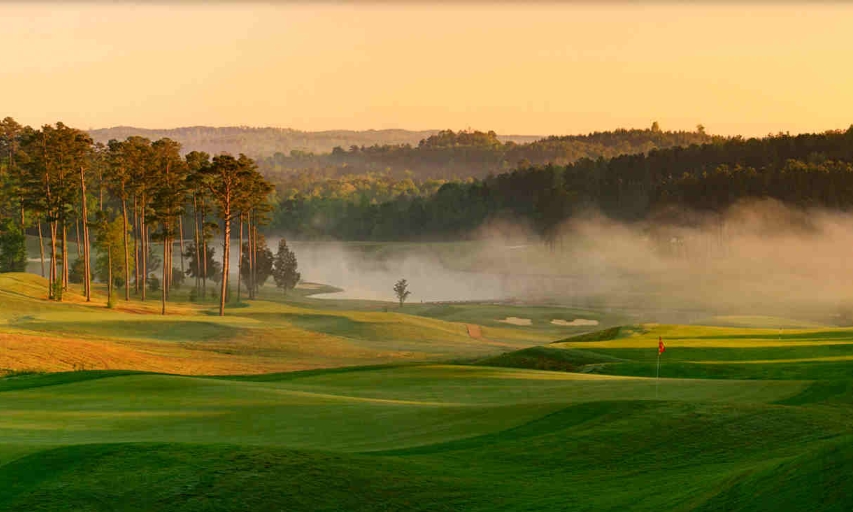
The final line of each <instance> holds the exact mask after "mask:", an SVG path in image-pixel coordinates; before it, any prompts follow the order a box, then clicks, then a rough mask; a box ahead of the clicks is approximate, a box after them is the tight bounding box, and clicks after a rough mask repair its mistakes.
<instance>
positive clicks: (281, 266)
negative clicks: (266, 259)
mask: <svg viewBox="0 0 853 512" xmlns="http://www.w3.org/2000/svg"><path fill="white" fill-rule="evenodd" d="M296 266H297V264H296V254H294V253H293V251H291V250H290V249H289V248H288V247H287V241H286V240H285V239H284V238H282V239H281V240H279V241H278V252H277V253H276V255H275V261H274V262H273V269H272V277H273V279H275V285H276V286H278V287H279V288H281V289H282V290H284V291H285V293H287V290H292V289H293V288H294V287H296V285H297V284H299V279H300V278H301V277H302V276H301V275H300V274H299V272H297V271H296Z"/></svg>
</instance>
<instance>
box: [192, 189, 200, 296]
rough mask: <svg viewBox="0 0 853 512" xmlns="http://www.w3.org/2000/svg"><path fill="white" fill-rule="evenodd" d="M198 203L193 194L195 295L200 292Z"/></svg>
mask: <svg viewBox="0 0 853 512" xmlns="http://www.w3.org/2000/svg"><path fill="white" fill-rule="evenodd" d="M197 205H198V203H197V201H196V197H195V195H193V236H194V237H195V238H194V240H195V293H196V296H199V295H200V294H201V258H200V257H199V256H200V254H201V246H200V245H199V244H200V242H199V237H198V206H197Z"/></svg>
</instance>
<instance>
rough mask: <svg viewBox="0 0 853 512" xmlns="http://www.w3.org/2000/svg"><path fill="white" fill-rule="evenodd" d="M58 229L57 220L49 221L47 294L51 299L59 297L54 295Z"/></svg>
mask: <svg viewBox="0 0 853 512" xmlns="http://www.w3.org/2000/svg"><path fill="white" fill-rule="evenodd" d="M57 231H58V226H57V221H55V220H54V221H51V222H50V278H49V279H48V285H49V286H50V293H49V296H50V298H51V299H54V300H56V299H57V298H59V297H56V294H55V293H54V291H55V288H56V286H55V283H56V235H57Z"/></svg>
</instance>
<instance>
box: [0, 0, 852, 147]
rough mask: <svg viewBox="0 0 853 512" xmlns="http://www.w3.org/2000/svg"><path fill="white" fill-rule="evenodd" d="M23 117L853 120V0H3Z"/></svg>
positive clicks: (575, 129) (223, 121) (513, 130)
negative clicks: (744, 1) (698, 0)
mask: <svg viewBox="0 0 853 512" xmlns="http://www.w3.org/2000/svg"><path fill="white" fill-rule="evenodd" d="M0 20H2V29H1V30H0V48H2V49H3V57H2V60H0V117H5V116H7V115H9V116H12V117H14V118H15V119H16V120H18V121H19V122H21V123H23V124H30V125H34V126H35V125H42V124H44V123H53V122H56V121H63V122H65V123H66V124H68V125H71V126H74V127H78V128H83V129H90V128H103V127H110V126H118V125H129V126H137V127H144V128H173V127H179V126H193V125H210V126H233V125H246V126H276V127H286V128H295V129H300V130H311V131H314V130H329V129H356V130H363V129H385V128H405V129H444V128H450V129H454V130H458V129H464V128H473V129H478V130H495V131H497V132H498V133H502V134H529V135H549V134H576V133H588V132H591V131H596V130H610V129H614V128H619V127H622V128H635V127H636V128H643V127H648V126H650V125H651V123H652V122H653V121H657V122H658V123H659V124H660V126H661V128H663V129H671V130H691V129H694V128H695V126H696V125H697V124H700V123H701V124H702V125H704V126H705V127H706V129H707V131H709V132H711V133H716V134H724V135H735V134H741V135H746V136H760V135H766V134H768V133H777V132H791V133H800V132H813V131H824V130H829V129H846V128H847V127H848V126H850V125H851V124H853V66H852V65H851V64H850V58H851V55H853V36H851V35H850V30H851V29H850V27H851V26H853V4H850V5H847V4H845V3H840V2H839V3H824V4H818V5H809V4H805V3H796V2H785V3H780V4H772V3H766V2H764V3H753V4H748V5H741V4H737V3H734V2H733V3H728V2H724V3H707V4H699V5H684V4H681V3H677V2H669V3H659V4H654V3H643V2H605V3H599V4H587V3H582V2H568V3H559V2H547V3H539V4H534V5H531V4H529V3H522V2H502V3H498V4H491V3H488V2H472V3H466V4H462V5H451V4H449V3H447V2H440V3H430V2H427V1H421V2H414V3H412V2H401V3H395V2H393V1H390V0H388V1H384V2H375V3H371V2H355V1H352V2H337V3H336V2H324V3H319V4H308V3H302V2H267V3H257V4H253V3H245V2H244V3H229V2H217V3H214V4H212V5H209V4H203V3H200V2H183V3H172V4H169V3H155V4H140V3H125V2H103V3H71V4H54V3H42V2H37V3H28V4H16V3H9V2H2V1H0Z"/></svg>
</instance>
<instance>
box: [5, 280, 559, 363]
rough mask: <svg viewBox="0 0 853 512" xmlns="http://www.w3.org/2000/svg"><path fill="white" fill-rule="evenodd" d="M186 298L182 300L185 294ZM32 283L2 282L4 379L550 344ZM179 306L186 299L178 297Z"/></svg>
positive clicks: (337, 315) (299, 305)
mask: <svg viewBox="0 0 853 512" xmlns="http://www.w3.org/2000/svg"><path fill="white" fill-rule="evenodd" d="M184 292H185V290H184ZM45 294H46V285H45V282H44V280H43V279H42V278H40V277H37V276H35V275H32V274H3V275H0V306H2V307H0V371H3V370H6V371H9V370H13V371H21V370H29V371H63V370H72V369H81V368H85V369H135V370H143V371H163V372H169V373H182V374H228V373H231V374H234V373H238V374H245V373H263V372H281V371H289V370H302V369H310V368H323V367H333V366H350V365H366V364H380V363H389V362H397V361H415V360H424V359H433V360H436V359H439V360H446V359H454V358H468V357H482V356H484V355H486V354H494V353H499V352H502V351H506V350H507V349H512V348H519V347H524V346H531V345H536V344H539V343H543V342H546V341H549V340H552V339H554V338H555V337H556V336H554V335H551V334H549V333H548V332H547V331H537V330H535V329H533V330H530V329H528V330H524V331H521V330H516V329H509V328H494V329H490V330H489V331H488V334H489V337H488V338H484V339H476V340H475V339H472V338H471V337H470V336H469V335H468V333H467V330H466V325H465V324H464V323H457V322H450V321H446V320H441V319H432V318H425V317H422V316H415V315H409V314H401V313H398V312H396V311H392V312H383V311H379V310H375V309H373V310H369V309H368V310H358V309H341V308H337V307H331V308H328V309H323V310H318V309H317V308H316V306H317V305H322V304H323V301H318V300H314V301H310V303H311V304H313V305H314V307H308V303H306V301H305V299H304V297H302V298H300V296H299V294H296V295H291V296H290V297H286V299H287V300H288V302H283V301H282V298H283V297H282V296H281V295H277V296H276V298H277V299H279V302H272V301H255V302H244V303H243V304H242V305H241V307H233V308H229V310H228V315H227V316H226V317H224V318H220V317H218V316H216V315H215V314H214V309H215V306H214V305H212V304H191V303H187V302H173V303H170V304H169V305H168V308H167V309H168V312H169V315H167V316H165V317H162V316H160V315H159V314H158V313H159V302H157V301H156V300H149V301H147V302H145V303H141V302H139V301H138V300H133V301H131V302H124V301H122V300H119V301H117V303H116V307H115V309H114V310H108V309H106V308H105V297H104V296H103V293H96V294H95V296H94V299H93V302H92V303H89V304H87V303H85V302H84V301H83V299H82V297H81V296H80V295H79V293H75V290H73V289H72V290H71V291H70V292H67V293H66V294H65V297H64V298H65V302H64V303H62V304H58V303H55V302H50V301H47V300H45V298H44V297H45ZM176 296H177V298H178V299H179V298H180V296H181V294H180V293H176Z"/></svg>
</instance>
